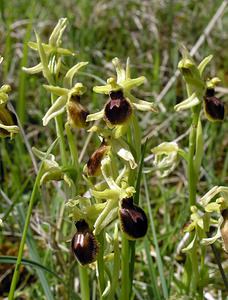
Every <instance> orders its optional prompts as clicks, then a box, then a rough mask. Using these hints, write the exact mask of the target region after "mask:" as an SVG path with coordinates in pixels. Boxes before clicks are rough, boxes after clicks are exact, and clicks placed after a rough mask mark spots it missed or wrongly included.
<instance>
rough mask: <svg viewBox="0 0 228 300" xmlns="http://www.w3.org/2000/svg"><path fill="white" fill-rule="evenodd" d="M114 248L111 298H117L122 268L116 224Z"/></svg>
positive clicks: (111, 299)
mask: <svg viewBox="0 0 228 300" xmlns="http://www.w3.org/2000/svg"><path fill="white" fill-rule="evenodd" d="M113 241H114V243H113V248H114V259H113V275H112V276H113V277H112V288H111V292H110V296H109V298H110V300H114V299H115V293H116V291H117V290H118V288H117V285H118V279H119V270H120V251H119V240H118V225H117V223H116V225H115V231H114V237H113Z"/></svg>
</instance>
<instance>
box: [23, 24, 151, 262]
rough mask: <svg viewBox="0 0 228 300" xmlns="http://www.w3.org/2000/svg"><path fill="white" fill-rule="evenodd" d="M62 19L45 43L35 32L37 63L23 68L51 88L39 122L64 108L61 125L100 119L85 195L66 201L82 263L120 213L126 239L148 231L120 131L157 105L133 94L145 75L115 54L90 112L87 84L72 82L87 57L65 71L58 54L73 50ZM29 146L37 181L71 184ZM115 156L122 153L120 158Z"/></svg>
mask: <svg viewBox="0 0 228 300" xmlns="http://www.w3.org/2000/svg"><path fill="white" fill-rule="evenodd" d="M66 24H67V20H66V19H60V21H59V22H58V24H57V25H56V27H55V28H54V30H53V32H52V34H51V36H50V38H49V43H48V44H47V43H43V42H41V39H40V37H39V35H38V34H37V33H36V39H37V42H36V43H33V42H29V44H28V46H29V47H30V48H32V49H33V50H35V51H38V54H39V57H40V63H38V64H37V65H36V66H35V67H32V68H23V69H24V71H26V72H27V73H30V74H35V73H38V72H42V73H43V76H44V77H45V78H46V80H47V82H48V85H44V88H45V89H46V90H47V91H49V92H50V93H51V95H52V104H51V107H50V108H49V109H48V110H47V112H46V114H45V116H44V117H43V125H44V126H46V125H48V123H49V122H50V121H51V120H52V119H56V118H57V117H58V116H59V115H61V114H63V113H64V111H66V112H67V122H66V124H67V126H70V127H71V128H72V129H73V128H85V127H87V126H88V125H89V123H90V122H91V121H95V120H99V119H103V120H104V123H100V125H93V126H92V127H91V128H90V129H89V130H88V131H89V132H93V133H96V134H97V135H98V137H99V139H100V146H99V147H98V149H97V150H95V151H94V153H93V154H92V155H91V157H90V159H89V160H88V162H87V164H86V165H85V167H84V170H83V178H84V180H85V182H86V183H87V185H88V191H87V193H85V195H74V196H73V195H72V196H73V197H72V198H71V199H70V200H69V201H68V202H67V203H66V207H67V210H68V213H69V217H70V218H71V219H72V221H73V222H75V226H76V229H77V232H76V234H75V235H74V237H73V240H72V244H71V247H72V251H73V253H74V254H75V256H76V258H77V260H78V261H79V263H81V264H83V265H84V264H89V263H91V262H93V261H94V260H96V257H97V252H98V251H99V243H98V241H97V239H96V237H97V236H98V235H99V234H100V233H101V232H103V231H107V228H108V225H110V224H111V223H112V222H114V221H115V220H116V219H118V218H119V220H120V228H121V230H122V231H124V232H125V233H126V238H128V239H133V240H134V239H137V238H141V237H143V236H145V234H146V232H147V217H146V214H145V212H144V211H143V210H142V209H141V208H139V207H138V206H137V205H135V204H134V202H133V198H134V193H135V188H134V186H133V185H132V184H130V183H129V182H130V181H129V176H130V174H131V173H132V172H136V170H137V166H138V165H137V162H136V159H135V156H134V155H133V153H132V151H131V150H132V149H131V148H132V146H131V145H130V144H129V142H128V141H127V140H126V138H125V136H124V135H125V133H126V132H127V131H128V130H129V129H130V128H131V126H133V122H135V120H134V118H135V116H134V114H135V110H136V109H138V110H141V111H151V112H154V111H156V109H155V105H154V104H153V103H150V102H147V101H144V100H141V99H138V98H136V97H135V96H133V94H132V89H133V88H135V87H138V86H140V85H141V84H142V83H144V82H145V77H144V76H141V77H138V78H131V74H130V60H129V59H128V60H127V63H126V69H124V68H123V66H122V65H121V63H120V61H119V59H118V58H114V59H113V60H112V63H113V65H114V67H115V69H116V74H117V76H116V77H111V78H108V79H107V84H106V85H104V86H95V87H94V88H93V90H94V92H96V93H101V94H105V95H108V100H107V102H106V104H105V105H104V108H103V109H102V110H101V111H100V112H97V113H94V114H89V111H88V110H87V109H86V108H85V107H84V106H82V104H81V103H80V100H81V97H82V96H84V95H85V93H86V87H85V86H84V85H83V84H82V83H80V82H76V83H74V78H75V75H77V72H78V71H79V70H80V69H81V68H82V67H85V66H86V65H87V64H88V62H78V63H77V64H76V65H75V66H73V67H71V68H70V69H69V70H68V71H67V70H66V67H65V65H64V64H63V56H65V55H71V56H72V55H75V54H74V53H73V52H72V51H69V50H67V49H65V48H61V40H62V34H63V31H64V30H65V28H66ZM56 83H58V84H56ZM133 116H134V117H133ZM105 125H106V126H105ZM33 151H34V153H35V155H36V156H37V157H38V158H40V159H41V161H43V169H42V176H41V180H40V184H43V183H46V182H48V181H50V180H58V181H59V180H64V181H65V182H66V183H67V184H68V185H69V186H72V185H73V184H74V182H75V177H74V178H73V176H72V172H71V171H72V168H66V167H65V166H63V167H61V166H60V165H59V163H58V162H57V161H56V158H55V156H54V155H53V154H49V155H47V154H46V152H42V151H40V150H38V149H36V148H33ZM118 157H119V158H121V161H119V162H118V159H117V158H118ZM119 164H120V166H119ZM119 167H120V169H119ZM95 181H96V183H94V182H95ZM86 251H90V252H89V253H86Z"/></svg>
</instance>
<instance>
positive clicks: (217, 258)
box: [211, 244, 228, 291]
mask: <svg viewBox="0 0 228 300" xmlns="http://www.w3.org/2000/svg"><path fill="white" fill-rule="evenodd" d="M211 249H212V251H213V253H214V256H215V260H216V263H217V265H218V267H219V271H220V273H221V276H222V280H223V282H224V285H225V287H226V290H227V291H228V280H227V278H226V274H225V272H224V270H223V267H222V264H221V260H220V256H219V253H218V251H217V249H216V247H215V245H214V244H211Z"/></svg>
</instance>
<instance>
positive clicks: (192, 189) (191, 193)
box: [188, 112, 199, 206]
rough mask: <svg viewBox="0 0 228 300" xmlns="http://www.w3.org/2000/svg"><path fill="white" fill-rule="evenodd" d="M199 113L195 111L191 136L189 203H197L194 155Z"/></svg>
mask: <svg viewBox="0 0 228 300" xmlns="http://www.w3.org/2000/svg"><path fill="white" fill-rule="evenodd" d="M198 118H199V114H198V113H195V112H193V115H192V124H191V131H190V136H189V154H188V189H189V204H190V206H192V205H195V204H196V184H197V174H196V172H195V166H194V155H195V151H196V130H197V124H198Z"/></svg>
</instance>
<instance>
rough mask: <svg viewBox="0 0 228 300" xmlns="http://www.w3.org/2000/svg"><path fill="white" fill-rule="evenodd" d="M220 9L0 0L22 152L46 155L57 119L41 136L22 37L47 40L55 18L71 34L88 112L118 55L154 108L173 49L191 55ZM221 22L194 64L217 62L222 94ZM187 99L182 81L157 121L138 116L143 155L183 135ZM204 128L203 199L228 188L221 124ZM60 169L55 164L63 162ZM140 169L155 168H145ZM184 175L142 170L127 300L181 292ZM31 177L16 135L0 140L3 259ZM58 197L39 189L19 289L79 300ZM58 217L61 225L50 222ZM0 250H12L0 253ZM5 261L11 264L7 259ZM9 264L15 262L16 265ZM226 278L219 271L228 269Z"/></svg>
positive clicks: (14, 242) (225, 57)
mask: <svg viewBox="0 0 228 300" xmlns="http://www.w3.org/2000/svg"><path fill="white" fill-rule="evenodd" d="M220 3H221V1H220V0H215V1H206V0H204V1H201V2H199V1H195V0H191V1H181V0H179V1H172V0H170V1H140V0H128V1H122V0H117V1H114V0H113V1H101V0H99V1H90V0H81V1H70V0H66V1H64V3H60V2H56V1H55V2H53V1H45V0H42V1H28V0H21V1H15V0H10V1H4V0H2V1H0V12H1V19H0V54H1V55H2V56H3V57H4V63H3V64H2V65H1V67H0V72H1V74H0V75H1V76H0V84H1V85H2V84H3V83H6V82H7V83H9V84H11V85H12V93H11V96H10V97H11V98H10V99H11V102H12V104H13V106H14V107H15V109H16V110H17V114H18V116H19V118H20V121H21V123H22V125H23V128H24V130H25V133H26V136H27V139H28V142H29V144H30V146H35V147H37V148H39V149H41V150H43V151H46V150H47V149H48V147H49V146H50V144H51V143H52V141H53V140H54V139H55V128H54V122H51V124H50V126H49V127H48V130H47V129H46V128H44V127H43V126H42V122H41V119H42V117H43V115H44V113H45V112H46V111H47V108H49V107H50V100H49V95H48V93H47V92H46V91H45V90H44V88H43V87H42V84H43V83H44V80H43V78H41V76H40V75H38V76H28V75H27V74H25V73H24V72H22V70H21V67H22V66H32V65H34V64H35V63H36V62H37V56H36V54H34V52H32V51H30V50H28V48H27V45H26V42H27V41H28V40H35V36H34V29H36V30H37V31H38V32H39V34H40V35H41V37H42V39H44V40H45V39H47V38H48V36H49V33H50V32H51V30H52V28H53V26H54V25H55V23H56V22H57V20H58V19H59V18H60V17H67V18H68V20H69V26H68V29H67V32H66V34H65V35H64V43H65V44H66V46H67V47H69V48H71V49H72V50H75V51H76V52H78V56H77V58H76V59H75V58H73V59H72V58H67V59H66V60H65V63H66V65H70V64H72V63H75V62H76V61H77V60H79V61H80V60H84V61H87V60H88V61H89V66H88V68H87V69H86V71H85V72H81V73H80V77H79V78H80V79H81V80H82V81H83V82H85V83H86V85H87V87H88V93H87V94H86V96H85V98H83V100H82V101H83V103H85V104H86V105H87V106H88V108H89V110H90V111H91V112H92V111H93V112H95V111H98V109H99V108H100V107H101V106H102V104H104V103H105V101H106V99H105V97H102V96H101V95H97V94H95V93H92V87H93V86H94V85H98V84H100V83H101V82H102V80H103V79H104V78H107V77H108V76H110V75H112V74H113V69H112V67H111V66H110V61H111V59H112V58H113V57H115V56H118V57H119V58H120V59H121V60H122V61H123V62H125V59H126V58H127V57H130V59H131V64H132V71H133V73H134V74H133V75H136V74H137V75H141V74H143V75H145V76H146V78H147V83H146V85H145V86H144V87H143V88H142V90H138V92H137V96H138V97H140V98H142V99H145V100H151V101H153V100H154V99H156V97H157V96H158V94H159V92H160V91H161V90H162V88H163V87H164V85H165V84H166V83H167V81H168V80H169V78H170V77H171V76H172V75H173V74H174V72H175V70H176V67H177V63H178V60H179V58H180V57H179V53H178V48H179V45H180V43H183V44H185V45H186V46H187V47H188V48H191V46H193V45H194V43H195V42H196V40H197V39H198V37H199V36H200V35H201V34H202V32H203V30H204V28H205V27H206V25H207V23H208V22H209V21H210V19H211V17H212V16H213V14H214V13H215V11H216V9H217V8H218V6H219V5H220ZM227 20H228V12H227V9H226V11H225V14H224V17H223V19H222V20H220V23H219V25H218V26H215V27H214V29H213V31H212V33H211V34H210V37H209V38H208V39H207V40H206V42H205V43H204V44H203V46H202V47H201V48H200V49H199V51H198V53H197V60H200V59H201V58H202V57H204V56H206V55H208V54H210V53H212V54H214V59H213V61H212V64H211V66H210V67H209V68H208V69H207V72H208V76H209V75H215V73H217V71H216V70H218V73H219V76H220V78H221V79H222V83H221V86H224V87H227V85H228V77H227V66H228V54H227V49H226V47H225V46H224V45H225V43H226V42H227V38H228V34H227V32H228V21H227ZM24 21H25V22H24ZM83 71H84V70H83ZM91 74H93V76H91ZM184 93H185V92H184V88H183V82H182V80H181V79H179V78H178V79H177V80H176V82H175V84H174V85H173V87H172V88H171V90H170V91H169V92H168V93H167V95H166V96H165V97H164V99H162V104H163V106H164V107H165V111H164V112H163V111H161V112H158V113H157V114H151V115H149V116H146V117H145V115H144V113H142V114H140V113H139V118H140V126H141V128H142V129H143V138H146V137H147V135H148V134H150V133H151V132H153V135H152V136H151V137H150V139H148V142H147V147H146V148H147V149H146V154H145V157H148V156H149V155H151V152H150V149H151V148H153V147H154V146H156V145H158V144H159V143H161V142H163V141H172V140H173V139H175V138H177V137H178V136H179V135H181V134H183V133H185V132H186V130H187V129H188V128H189V125H190V120H189V118H188V117H189V116H188V113H184V112H183V113H175V112H174V109H173V106H174V105H175V104H176V101H179V100H181V99H183V98H184V97H185V96H186V95H184ZM221 97H222V99H223V101H224V102H225V103H226V108H227V107H228V106H227V100H228V96H227V94H222V95H221ZM167 119H168V121H167ZM203 127H204V140H205V149H204V157H203V165H202V168H201V176H200V184H199V185H198V191H197V194H198V195H199V196H201V195H203V194H204V193H205V192H207V191H208V190H209V189H210V188H211V187H212V186H214V185H227V183H228V177H227V174H228V151H227V148H228V137H227V118H226V120H225V122H224V123H223V124H222V125H217V124H211V123H210V124H209V123H208V122H207V121H206V120H205V119H203ZM75 135H76V139H77V144H78V150H79V156H80V153H81V150H82V148H83V146H84V144H85V140H86V138H87V134H85V131H82V130H81V131H77V132H76V134H75ZM179 143H180V144H181V146H182V147H183V148H185V147H187V145H188V137H187V136H185V137H184V138H183V139H182V140H181V141H180V142H179ZM97 145H98V141H97V139H96V137H92V140H91V141H90V143H89V145H88V147H87V149H86V153H85V155H84V157H83V159H82V166H83V165H84V164H85V163H86V161H87V159H88V157H89V155H90V154H91V153H92V152H93V150H94V149H95V148H96V147H97ZM58 160H59V161H60V157H58ZM144 167H145V169H146V168H148V169H150V171H151V168H152V159H151V160H149V161H147V162H146V163H145V166H144ZM185 170H186V165H185V163H184V162H182V163H180V164H179V165H178V168H176V169H175V171H174V172H173V173H172V174H171V175H170V176H169V177H168V178H167V179H163V180H159V179H158V178H157V177H156V176H155V174H154V172H149V173H148V174H146V177H145V178H146V179H145V182H144V180H142V182H141V190H140V202H141V204H142V206H143V207H144V208H145V209H146V211H147V214H148V216H149V219H150V226H149V232H148V235H147V238H146V239H145V240H142V241H141V242H137V244H136V249H135V251H136V265H135V272H134V280H135V281H134V286H133V291H134V293H135V297H134V299H165V297H166V296H167V293H168V294H169V296H170V297H171V296H173V297H174V296H175V295H176V294H177V293H179V292H180V291H184V288H183V287H182V286H181V283H178V280H179V278H177V277H176V276H177V271H178V270H182V269H183V262H184V260H185V255H184V254H180V255H177V253H176V247H177V245H178V243H179V242H180V240H181V238H182V237H183V236H184V233H183V227H184V225H185V224H186V222H187V221H188V220H189V213H188V205H187V201H188V195H187V179H186V177H185ZM35 176H36V175H35V171H34V167H33V164H32V161H31V157H30V156H29V154H28V151H27V149H26V147H25V143H24V139H23V137H22V136H20V135H18V136H16V137H15V139H14V140H13V141H10V140H8V139H6V140H2V139H1V140H0V188H1V191H3V192H4V193H5V195H6V196H7V197H8V200H7V199H6V197H4V196H2V193H1V194H0V199H1V201H0V217H1V218H3V221H4V227H3V228H2V230H1V232H0V255H1V256H2V257H5V259H7V257H8V256H10V255H13V256H14V257H16V256H17V249H18V247H19V243H20V239H21V234H22V224H23V223H24V219H25V216H24V215H25V213H26V207H27V205H28V200H29V197H30V195H31V192H32V189H33V184H34V182H35ZM143 176H144V175H143ZM143 178H144V177H143ZM80 180H81V182H80V184H79V186H80V193H83V192H84V191H85V189H86V187H85V184H84V183H83V181H82V179H80ZM64 193H65V191H64V190H62V188H61V187H58V189H56V186H54V185H52V184H48V185H47V186H44V187H42V188H41V190H40V194H39V197H38V199H37V200H36V202H35V206H34V208H33V213H32V217H31V218H32V222H33V224H34V226H38V225H39V226H40V227H41V229H42V231H40V232H39V231H34V229H33V228H30V229H29V232H28V235H27V236H26V244H27V247H26V248H25V252H24V254H23V260H22V262H23V263H24V262H25V263H26V262H29V264H30V265H29V267H28V266H27V264H25V268H26V270H24V269H23V271H22V273H21V275H22V276H21V277H22V279H21V280H20V281H19V284H18V286H17V287H18V289H19V290H20V293H21V296H22V297H23V296H24V297H28V295H29V298H31V299H77V297H79V296H78V294H79V292H80V291H79V289H78V288H77V289H76V290H75V289H74V278H79V271H78V268H77V264H75V260H74V258H73V256H72V255H71V253H70V252H69V251H68V249H69V248H70V239H71V237H72V234H73V226H72V227H71V222H70V221H69V219H68V217H67V214H66V212H64V213H63V215H62V212H63V211H62V205H63V204H62V203H63V201H62V200H63V198H64V196H63V195H64ZM60 218H61V222H60V223H59V226H60V228H59V227H58V226H57V224H58V222H59V220H60ZM44 237H45V239H44ZM4 245H8V246H7V248H6V247H5V246H4ZM218 249H219V251H220V252H221V258H222V260H223V261H225V259H227V256H226V255H225V254H224V253H223V252H222V250H221V246H220V245H219V244H218ZM9 253H12V254H9ZM177 256H179V257H177ZM207 256H208V259H209V261H210V274H213V273H214V272H217V270H218V267H217V265H216V262H215V259H214V257H213V254H212V251H211V249H210V248H209V247H208V248H207ZM5 262H8V263H9V261H6V260H5ZM10 263H13V259H12V260H11V261H10ZM4 265H5V264H4ZM31 265H32V268H31ZM0 268H2V267H0ZM33 269H34V270H35V271H36V272H34V270H33ZM8 270H9V273H8V274H6V273H5V272H7V269H6V268H2V269H1V271H2V272H3V274H6V277H5V279H4V282H7V283H10V281H11V279H12V274H13V272H12V269H11V271H10V267H8ZM225 271H226V272H227V265H225ZM52 272H54V273H52ZM56 274H58V276H59V277H61V279H62V280H63V281H64V284H63V283H62V280H60V279H59V278H57V277H56V276H55V275H56ZM219 276H220V274H219V273H218V274H217V279H216V280H215V281H213V280H212V283H211V284H210V285H208V286H207V289H208V291H210V293H211V294H212V295H214V297H215V298H216V295H217V291H218V290H220V291H221V293H222V295H224V297H225V289H224V286H223V282H222V280H221V278H220V277H219ZM212 278H213V275H212ZM218 278H219V279H220V280H218ZM26 280H28V283H27V284H25V283H26ZM95 281H96V278H95V272H94V271H92V275H91V277H90V288H91V290H92V293H93V294H95V293H96V291H95V290H98V287H97V286H96V284H95ZM0 286H1V284H0ZM3 286H5V285H3ZM8 286H9V285H8ZM177 286H179V288H177ZM7 293H8V290H7V288H5V289H4V290H1V288H0V294H2V295H4V296H6V295H7ZM48 295H49V296H48ZM50 295H52V296H50ZM18 297H19V296H18ZM45 297H46V298H45ZM61 297H62V298H61ZM64 297H65V298H64ZM140 297H141V298H140ZM18 299H19V298H18ZM94 299H95V298H94ZM176 299H177V298H176Z"/></svg>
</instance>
